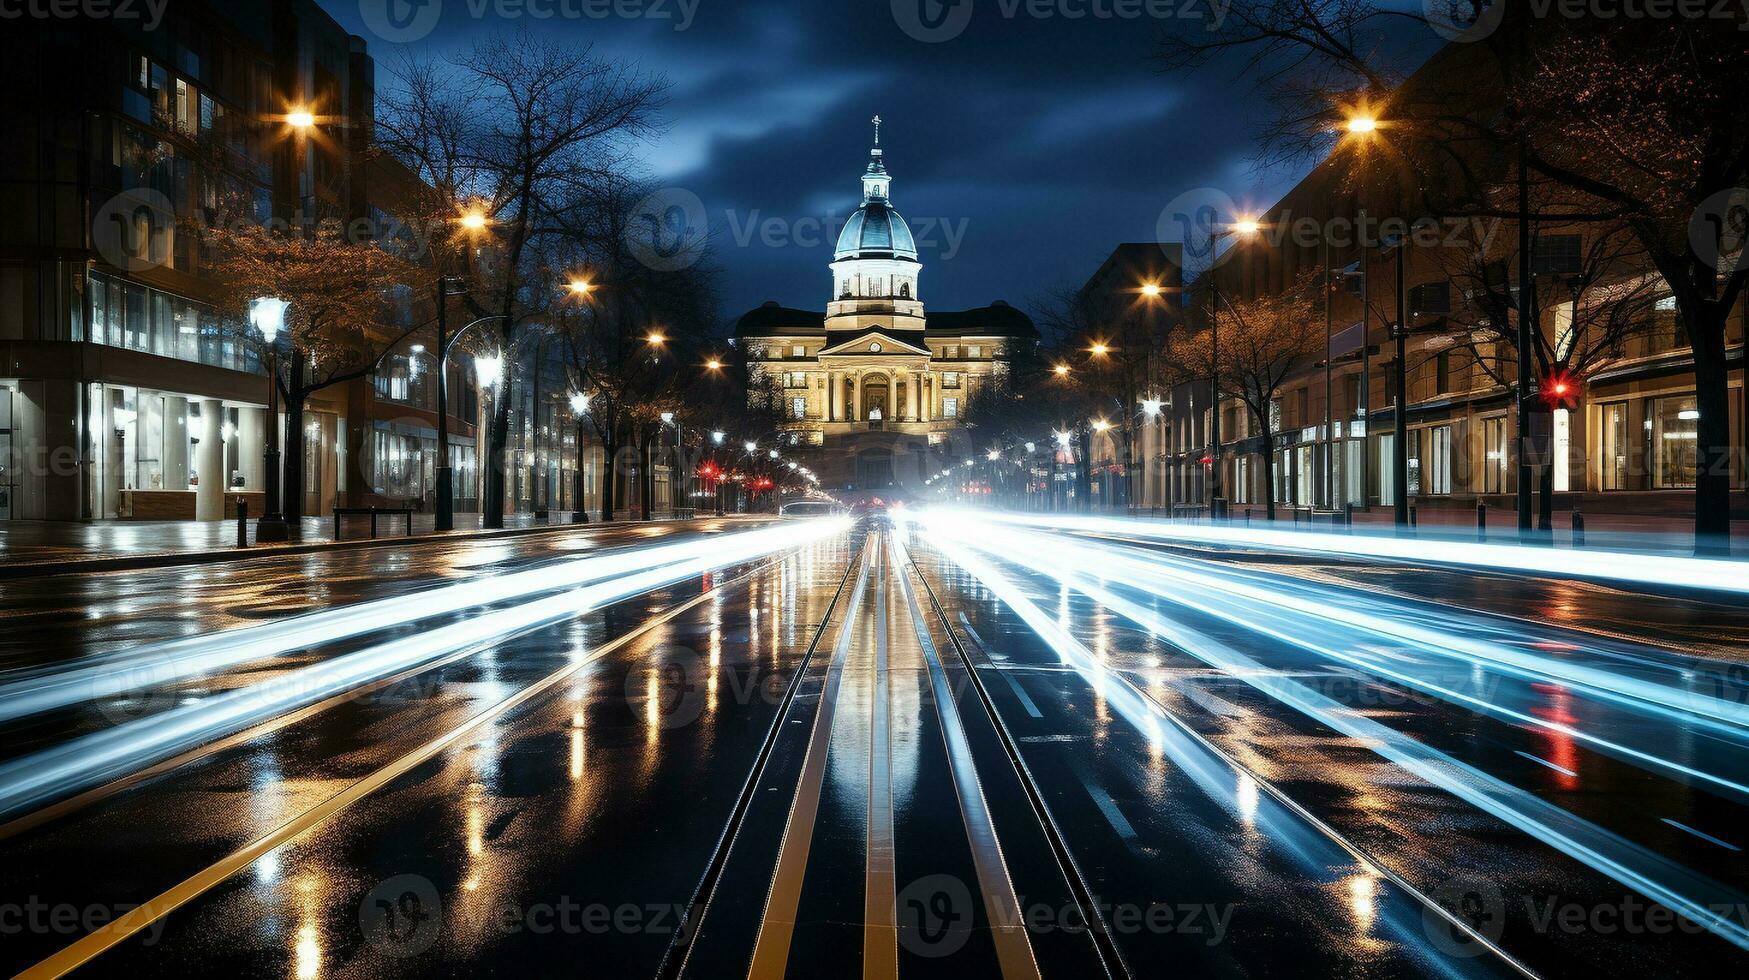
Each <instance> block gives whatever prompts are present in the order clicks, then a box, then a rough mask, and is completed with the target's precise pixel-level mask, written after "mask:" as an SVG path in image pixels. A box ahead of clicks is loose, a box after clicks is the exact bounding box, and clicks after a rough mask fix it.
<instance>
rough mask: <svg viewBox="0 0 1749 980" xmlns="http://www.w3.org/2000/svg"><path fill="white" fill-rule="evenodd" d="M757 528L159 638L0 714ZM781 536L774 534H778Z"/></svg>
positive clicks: (444, 609)
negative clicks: (229, 627)
mask: <svg viewBox="0 0 1749 980" xmlns="http://www.w3.org/2000/svg"><path fill="white" fill-rule="evenodd" d="M778 533H779V529H775V528H765V529H761V530H757V531H747V532H740V533H738V534H726V535H711V536H709V537H705V538H702V539H699V540H694V541H683V542H679V543H676V544H665V545H656V546H653V547H641V548H638V547H634V548H629V549H627V550H624V551H616V552H614V553H611V554H605V555H591V556H589V557H585V558H577V559H571V560H567V561H562V562H558V563H555V564H550V565H544V566H542V567H540V568H533V569H528V570H526V571H520V572H508V573H504V574H499V575H489V576H480V577H477V578H469V579H468V580H467V581H465V582H458V583H455V584H452V585H444V586H439V587H437V588H434V589H426V590H423V591H420V592H415V593H411V594H408V595H402V596H394V597H391V598H387V599H372V600H369V601H367V602H360V603H355V604H352V605H348V606H343V607H341V608H338V609H328V610H323V611H321V612H314V613H308V614H305V615H301V616H294V617H291V618H288V619H283V620H279V621H276V622H272V623H263V624H261V625H259V626H246V627H243V628H241V629H234V630H225V631H223V632H219V633H208V634H202V635H199V636H190V637H184V638H180V639H175V640H165V641H162V642H157V643H149V644H145V645H142V646H137V647H131V648H129V649H127V650H124V651H121V652H120V653H118V654H108V655H103V656H101V657H94V658H87V659H85V660H83V661H78V662H75V663H74V664H71V665H68V664H61V665H57V666H55V667H53V668H50V669H48V670H47V671H44V672H41V673H39V674H36V675H34V676H29V677H24V678H21V679H18V680H13V681H9V682H7V683H5V684H0V722H3V721H8V720H11V719H14V718H22V717H27V716H29V715H34V714H40V713H42V712H44V711H51V710H53V709H55V708H62V707H66V706H67V705H71V704H80V703H83V702H85V701H91V700H98V699H102V698H108V697H116V696H119V695H122V694H126V693H128V692H130V691H137V690H142V689H146V688H152V687H158V686H162V685H165V684H171V683H174V682H176V681H180V680H186V679H188V678H190V677H199V676H201V675H203V674H207V673H210V672H212V671H215V670H221V669H223V668H226V667H233V666H236V665H237V664H240V663H248V662H250V661H254V660H265V659H268V658H271V657H277V656H281V655H283V654H286V653H292V652H296V651H299V650H305V649H309V648H311V647H316V646H321V645H324V644H330V643H335V642H337V641H340V640H344V639H348V638H351V637H355V636H362V635H364V634H366V633H374V632H377V631H379V630H384V629H389V628H392V627H396V626H404V625H407V624H408V623H414V622H418V621H420V620H423V619H429V618H432V617H435V616H442V615H448V614H451V613H455V612H459V611H462V610H465V609H477V608H480V607H483V606H488V605H492V604H495V603H500V602H507V601H511V600H520V599H527V598H529V597H531V596H535V595H541V594H544V593H549V592H554V591H557V590H560V589H569V588H574V587H576V586H579V585H586V584H588V583H590V582H599V581H602V580H604V579H609V578H613V577H614V576H616V575H624V574H626V573H628V572H635V571H638V570H640V569H645V568H651V567H654V566H656V565H665V564H670V563H673V562H678V561H684V560H686V559H689V558H696V557H699V556H701V555H706V554H709V553H710V552H711V551H712V550H713V549H716V548H719V547H722V546H723V545H724V543H726V542H732V541H735V540H737V539H739V538H740V537H741V536H742V535H743V534H778ZM779 536H780V537H781V534H779Z"/></svg>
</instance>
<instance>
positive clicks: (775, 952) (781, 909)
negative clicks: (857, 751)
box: [747, 540, 874, 980]
mask: <svg viewBox="0 0 1749 980" xmlns="http://www.w3.org/2000/svg"><path fill="white" fill-rule="evenodd" d="M873 558H874V548H873V541H872V540H871V541H870V542H869V544H868V545H867V546H865V547H864V548H863V553H862V570H861V571H860V572H859V573H857V577H856V588H855V589H853V590H852V591H851V593H850V605H849V606H848V607H846V609H845V613H844V624H843V626H842V627H840V629H839V631H838V642H837V644H836V645H835V646H834V648H833V650H832V662H831V664H830V665H828V667H827V668H826V684H825V687H824V689H823V690H821V692H820V707H819V710H818V711H816V712H815V713H814V730H813V732H812V733H811V734H810V735H809V738H808V751H807V754H806V756H804V757H803V760H802V773H801V778H800V780H798V781H797V783H796V795H795V798H794V799H793V800H791V801H790V811H789V818H788V820H787V821H786V823H785V825H784V829H783V843H782V844H780V845H779V846H778V851H777V868H776V869H775V870H774V871H773V872H772V876H771V890H770V892H769V893H767V895H766V898H765V915H764V916H763V917H761V919H760V922H759V936H758V938H757V939H756V940H755V941H754V944H753V962H752V964H751V966H749V967H748V970H747V976H748V977H749V978H750V980H778V978H781V977H783V976H784V974H785V972H786V970H787V968H788V966H789V949H790V941H791V940H792V939H793V938H794V937H795V930H796V910H797V908H798V907H799V906H800V904H801V899H802V879H803V877H804V875H805V874H806V872H807V869H808V853H809V851H810V850H811V849H812V848H813V844H814V821H815V819H816V818H817V817H818V816H819V812H820V791H821V787H822V785H823V784H824V782H825V779H826V752H827V750H828V749H829V748H830V747H831V743H832V718H833V715H834V714H835V713H836V710H837V706H838V688H839V686H840V684H842V682H843V679H844V661H845V660H846V659H847V658H848V657H849V656H850V639H851V627H852V626H853V625H854V624H855V623H856V616H857V613H858V612H859V611H860V610H861V608H862V597H863V592H864V591H865V590H866V589H867V587H868V572H869V565H870V563H871V562H872V560H873Z"/></svg>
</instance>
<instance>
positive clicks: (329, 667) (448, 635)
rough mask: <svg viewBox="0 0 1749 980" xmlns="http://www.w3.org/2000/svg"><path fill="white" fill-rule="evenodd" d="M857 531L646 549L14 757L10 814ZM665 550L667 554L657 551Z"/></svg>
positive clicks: (3, 768) (8, 771)
mask: <svg viewBox="0 0 1749 980" xmlns="http://www.w3.org/2000/svg"><path fill="white" fill-rule="evenodd" d="M848 526H849V521H847V520H845V519H841V518H820V519H815V520H810V521H807V522H806V523H798V524H793V525H784V526H782V527H775V528H767V529H762V530H758V531H748V532H744V533H740V534H735V535H724V536H719V537H715V538H712V539H710V540H709V541H706V542H697V543H695V550H696V551H708V552H709V553H708V554H696V553H695V554H694V555H693V556H692V557H689V558H684V559H682V560H679V561H670V562H668V563H667V564H663V565H660V566H658V567H649V561H648V553H645V560H644V561H643V562H642V563H641V564H642V565H643V566H644V570H643V571H639V572H635V573H633V574H629V575H622V576H620V577H618V578H615V579H612V580H610V581H606V582H599V583H596V584H593V585H587V586H583V587H581V588H577V589H575V590H572V591H566V592H561V593H558V594H556V595H550V596H547V597H545V598H540V599H535V600H531V601H529V602H525V603H521V604H519V605H515V606H511V607H509V608H506V609H500V610H494V611H491V612H487V613H482V614H480V615H477V616H474V617H472V618H470V619H466V620H463V621H462V622H458V623H451V624H447V625H445V626H441V627H438V628H436V629H433V630H428V631H425V632H422V633H418V634H416V635H413V636H408V637H403V638H400V639H396V640H391V641H389V642H386V643H381V644H377V645H374V646H370V647H367V648H365V649H362V650H358V651H356V652H353V653H349V654H345V655H343V656H339V657H335V658H333V659H330V660H325V661H322V662H320V663H315V664H310V665H308V666H305V667H301V668H298V669H297V670H293V671H288V672H287V673H286V674H284V675H282V676H280V677H276V678H271V679H266V680H262V681H258V682H256V683H253V684H249V685H247V686H244V687H240V688H238V689H236V690H232V691H227V692H225V693H222V694H216V695H213V696H211V697H207V698H203V699H201V700H199V701H196V702H192V703H189V704H184V705H179V706H177V707H175V708H170V709H167V710H165V711H161V712H159V713H157V714H153V715H149V716H147V717H144V718H139V719H136V720H134V721H130V722H126V723H124V724H120V725H116V726H114V727H111V728H107V729H104V730H102V731H98V732H93V733H91V734H89V735H84V736H81V737H79V738H75V739H72V740H70V741H67V742H63V743H61V744H59V745H56V746H54V747H52V748H48V749H44V750H42V751H39V752H35V753H32V754H30V755H25V756H21V757H19V758H16V759H11V760H8V761H7V762H5V763H0V816H10V815H14V814H17V813H20V812H22V811H26V810H29V809H30V808H32V807H35V806H38V805H41V804H43V803H45V802H48V801H50V800H52V799H54V798H56V797H60V796H63V795H65V794H68V793H71V792H74V791H77V790H81V789H85V788H88V787H90V786H92V785H95V784H97V783H100V782H103V781H105V780H108V779H112V778H115V777H116V776H119V775H122V774H124V773H127V772H130V771H132V770H134V769H137V768H140V767H143V766H146V765H150V764H151V763H153V762H155V761H157V760H159V759H162V758H165V757H168V756H171V755H174V754H176V753H178V752H181V751H184V750H186V749H189V748H191V747H193V746H198V745H200V744H203V743H205V742H207V741H210V740H212V739H216V738H219V737H222V736H224V735H226V734H229V733H231V732H235V731H239V730H242V729H244V728H248V727H250V726H251V725H254V724H258V723H260V722H262V721H265V720H267V719H270V718H273V717H275V716H277V715H279V714H281V713H283V712H286V711H291V710H294V709H296V708H299V707H302V706H304V705H308V704H313V703H316V702H319V701H322V700H324V699H326V698H329V697H332V696H334V695H336V694H340V693H343V692H345V691H348V690H350V689H352V688H354V687H357V686H360V685H363V684H367V683H369V682H371V681H373V680H376V679H379V678H382V677H386V676H389V675H391V674H395V673H399V672H402V671H405V670H407V669H409V668H414V667H418V666H420V665H422V664H428V663H430V662H432V661H435V660H438V659H440V658H442V657H444V656H446V655H448V654H451V653H455V652H458V651H463V650H467V649H469V648H471V647H477V646H482V645H486V644H492V643H498V642H502V641H504V640H507V639H509V638H511V637H514V636H516V635H519V634H522V633H526V632H528V631H530V630H533V629H537V628H540V627H543V626H547V625H551V624H553V623H556V622H559V621H561V620H565V619H569V618H573V617H575V616H578V615H581V614H583V613H585V612H588V611H589V610H592V609H597V608H600V607H602V606H605V605H608V604H611V603H614V602H618V601H620V600H623V599H626V598H630V597H631V596H635V595H638V594H640V593H643V592H648V591H651V590H653V589H657V588H661V587H662V586H665V585H669V584H672V583H675V582H679V581H683V580H685V579H688V578H692V577H694V576H697V575H702V574H704V573H705V572H708V571H712V570H714V569H719V568H724V567H728V566H731V565H736V564H740V563H742V562H746V561H750V560H754V559H757V558H762V557H765V556H767V555H770V554H774V553H777V552H780V551H786V550H790V549H793V548H798V547H802V546H805V545H808V544H812V543H814V542H817V541H820V540H822V539H824V538H826V537H829V536H831V535H834V534H838V533H840V532H842V531H843V530H844V529H845V528H847V527H848ZM659 550H662V549H651V551H659ZM405 598H416V597H405Z"/></svg>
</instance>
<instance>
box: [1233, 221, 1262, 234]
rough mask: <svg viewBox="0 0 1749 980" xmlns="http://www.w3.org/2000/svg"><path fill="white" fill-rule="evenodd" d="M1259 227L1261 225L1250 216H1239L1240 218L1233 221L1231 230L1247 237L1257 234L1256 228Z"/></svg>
mask: <svg viewBox="0 0 1749 980" xmlns="http://www.w3.org/2000/svg"><path fill="white" fill-rule="evenodd" d="M1260 227H1262V226H1261V225H1259V224H1258V223H1257V222H1256V221H1253V220H1252V219H1250V218H1241V219H1240V220H1238V221H1235V222H1233V230H1234V231H1235V232H1238V233H1239V234H1241V235H1244V236H1246V237H1247V238H1249V237H1250V236H1252V235H1255V234H1257V229H1258V228H1260Z"/></svg>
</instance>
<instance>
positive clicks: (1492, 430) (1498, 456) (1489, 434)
mask: <svg viewBox="0 0 1749 980" xmlns="http://www.w3.org/2000/svg"><path fill="white" fill-rule="evenodd" d="M1482 492H1483V493H1505V492H1506V420H1505V419H1504V418H1492V419H1483V420H1482Z"/></svg>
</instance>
